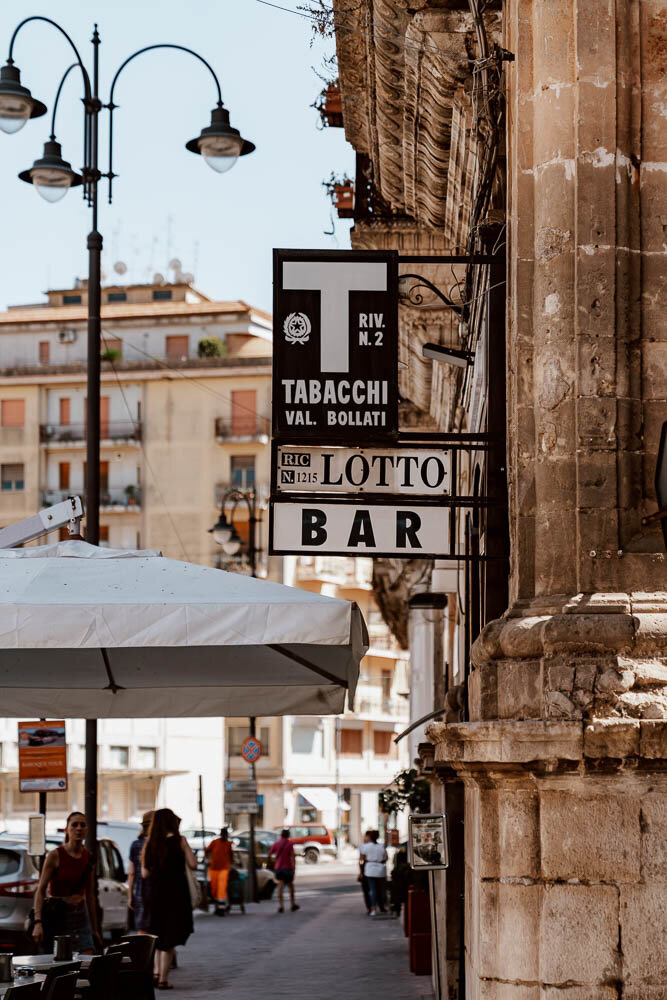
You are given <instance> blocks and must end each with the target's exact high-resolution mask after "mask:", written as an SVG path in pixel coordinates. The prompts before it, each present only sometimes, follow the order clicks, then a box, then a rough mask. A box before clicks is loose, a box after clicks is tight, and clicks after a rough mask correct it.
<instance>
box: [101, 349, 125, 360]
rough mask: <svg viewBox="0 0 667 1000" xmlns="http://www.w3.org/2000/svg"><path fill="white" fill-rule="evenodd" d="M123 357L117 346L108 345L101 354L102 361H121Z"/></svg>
mask: <svg viewBox="0 0 667 1000" xmlns="http://www.w3.org/2000/svg"><path fill="white" fill-rule="evenodd" d="M121 358H122V354H121V352H120V351H119V350H118V348H117V347H107V349H106V350H105V351H102V354H101V355H100V360H101V361H111V362H113V361H120V359H121Z"/></svg>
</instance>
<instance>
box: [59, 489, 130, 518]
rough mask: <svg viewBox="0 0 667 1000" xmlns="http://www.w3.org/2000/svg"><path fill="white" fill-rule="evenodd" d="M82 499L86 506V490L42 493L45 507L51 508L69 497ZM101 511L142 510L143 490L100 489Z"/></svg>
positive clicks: (126, 511)
mask: <svg viewBox="0 0 667 1000" xmlns="http://www.w3.org/2000/svg"><path fill="white" fill-rule="evenodd" d="M72 496H78V497H82V498H83V501H84V504H85V499H86V494H85V491H84V490H82V489H81V490H77V489H69V490H44V491H43V493H42V503H43V505H44V506H45V507H51V506H52V505H53V504H55V503H61V501H63V500H67V498H68V497H72ZM100 510H103V511H105V512H106V513H111V514H113V513H129V514H131V513H133V512H136V511H139V510H141V490H140V489H139V487H138V486H133V485H129V486H125V487H113V489H108V488H107V489H104V488H100Z"/></svg>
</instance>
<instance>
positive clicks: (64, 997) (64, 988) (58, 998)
mask: <svg viewBox="0 0 667 1000" xmlns="http://www.w3.org/2000/svg"><path fill="white" fill-rule="evenodd" d="M61 968H62V966H61ZM58 973H59V975H56V977H55V979H53V981H52V982H51V985H50V987H49V991H48V993H47V992H46V991H45V990H44V987H45V986H46V983H44V987H42V991H43V992H42V994H41V995H42V996H43V997H44V1000H74V994H75V993H76V989H77V985H76V981H77V973H76V972H66V973H65V975H62V973H61V971H60V969H58Z"/></svg>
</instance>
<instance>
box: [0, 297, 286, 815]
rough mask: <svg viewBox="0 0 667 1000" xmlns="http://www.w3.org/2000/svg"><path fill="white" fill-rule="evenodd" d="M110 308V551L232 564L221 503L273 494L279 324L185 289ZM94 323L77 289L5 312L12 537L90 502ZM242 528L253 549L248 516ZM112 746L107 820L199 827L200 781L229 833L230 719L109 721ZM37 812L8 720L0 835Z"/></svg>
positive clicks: (1, 360)
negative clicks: (41, 515)
mask: <svg viewBox="0 0 667 1000" xmlns="http://www.w3.org/2000/svg"><path fill="white" fill-rule="evenodd" d="M102 298H103V305H102V344H101V349H102V358H103V362H102V401H101V435H102V441H101V450H100V481H101V512H100V535H101V543H102V544H103V545H108V546H111V547H113V548H155V549H160V550H161V551H162V552H163V553H164V554H165V555H166V556H170V557H172V558H176V559H185V560H189V561H192V562H198V563H203V564H207V565H213V566H217V565H220V564H221V558H220V551H219V549H218V546H217V545H216V544H215V542H214V541H213V538H212V536H211V535H210V534H209V532H208V529H209V528H210V527H211V526H212V525H213V523H214V522H215V520H216V518H217V514H218V511H219V504H220V499H221V496H222V495H223V493H224V491H225V490H226V489H228V488H229V487H231V486H244V487H245V486H252V485H257V487H258V489H259V490H260V494H262V495H264V494H265V493H266V489H267V486H266V484H268V481H269V448H268V441H269V419H268V414H269V405H270V383H271V360H270V356H271V318H270V317H269V316H268V315H266V314H265V313H262V312H261V311H259V310H255V309H252V308H251V307H249V306H248V305H246V304H245V303H244V302H212V301H210V300H209V299H207V298H206V296H204V295H202V294H201V293H200V292H197V291H196V290H195V289H194V288H193V287H192V286H191V285H189V284H187V283H175V284H164V283H159V284H157V283H156V284H150V285H128V286H113V287H106V288H104V289H103V296H102ZM86 311H87V289H86V284H85V282H79V283H77V285H76V286H75V287H74V288H71V289H65V290H62V289H61V290H54V291H49V292H48V293H47V301H46V302H45V303H43V304H38V305H30V306H21V307H18V308H10V309H8V310H7V311H6V312H5V313H2V314H0V473H1V481H0V486H1V488H0V523H1V524H7V523H10V522H12V521H17V520H19V519H20V518H22V517H26V516H28V515H30V514H33V513H35V511H37V510H38V509H40V508H41V507H44V506H48V505H50V504H52V503H55V502H57V501H58V500H60V499H62V498H64V497H66V496H68V495H70V494H72V493H77V494H81V495H83V496H84V500H85V489H84V486H85V435H86V415H85V407H86V365H85V361H86V336H87V335H86ZM207 354H208V355H211V354H212V356H207ZM235 521H236V524H237V528H238V531H239V534H240V535H241V538H242V539H245V540H247V534H248V531H247V512H246V510H245V508H244V507H239V509H238V511H237V512H236V515H235ZM263 528H264V525H262V530H263ZM55 540H57V536H56V537H47V538H46V539H44V540H42V541H45V542H51V541H55ZM262 548H263V549H264V551H266V545H265V543H263V544H262ZM261 570H262V572H264V573H266V572H267V571H268V567H267V564H266V561H264V563H263V564H262V567H261ZM0 711H1V709H0ZM68 733H69V764H70V783H69V789H68V791H67V792H66V793H62V794H60V795H49V815H50V816H53V817H62V816H64V815H65V814H66V813H67V811H69V809H70V808H72V807H74V806H76V807H82V806H83V766H84V761H83V749H82V748H83V744H84V734H83V724H82V723H81V722H80V721H76V720H74V721H72V722H70V723H69V726H68ZM99 739H100V747H99V768H100V818H102V819H104V818H109V819H128V818H130V817H137V816H140V815H141V814H142V812H144V811H145V810H146V809H147V808H151V807H152V806H154V805H155V804H156V803H159V804H167V803H168V804H169V805H171V806H172V807H173V808H174V809H176V811H177V812H179V813H180V815H181V816H182V817H183V819H184V821H185V823H186V824H190V825H192V824H194V823H195V821H196V822H199V818H200V817H199V813H198V794H197V792H198V776H199V775H200V774H202V776H203V781H204V791H205V798H206V811H207V816H206V822H207V823H213V824H216V825H217V824H219V823H220V822H221V821H222V785H223V760H224V754H223V727H222V723H221V721H220V720H219V719H190V720H188V719H180V720H178V719H173V720H133V721H129V720H128V721H124V720H105V721H101V722H100V726H99ZM35 808H36V800H35V797H34V796H32V795H26V794H22V793H20V792H19V791H18V775H17V752H16V723H15V721H14V720H0V825H1V824H2V823H3V822H5V823H6V822H7V821H8V820H14V821H15V820H16V819H17V818H19V819H20V817H25V816H27V815H28V814H29V813H30V812H33V811H35Z"/></svg>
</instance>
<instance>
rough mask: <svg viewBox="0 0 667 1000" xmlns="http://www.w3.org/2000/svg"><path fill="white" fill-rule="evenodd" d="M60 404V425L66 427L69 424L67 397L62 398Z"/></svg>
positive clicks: (68, 402) (68, 400)
mask: <svg viewBox="0 0 667 1000" xmlns="http://www.w3.org/2000/svg"><path fill="white" fill-rule="evenodd" d="M59 402H60V425H61V427H67V426H68V425H69V422H70V399H69V396H62V397H61V399H60V400H59Z"/></svg>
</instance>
